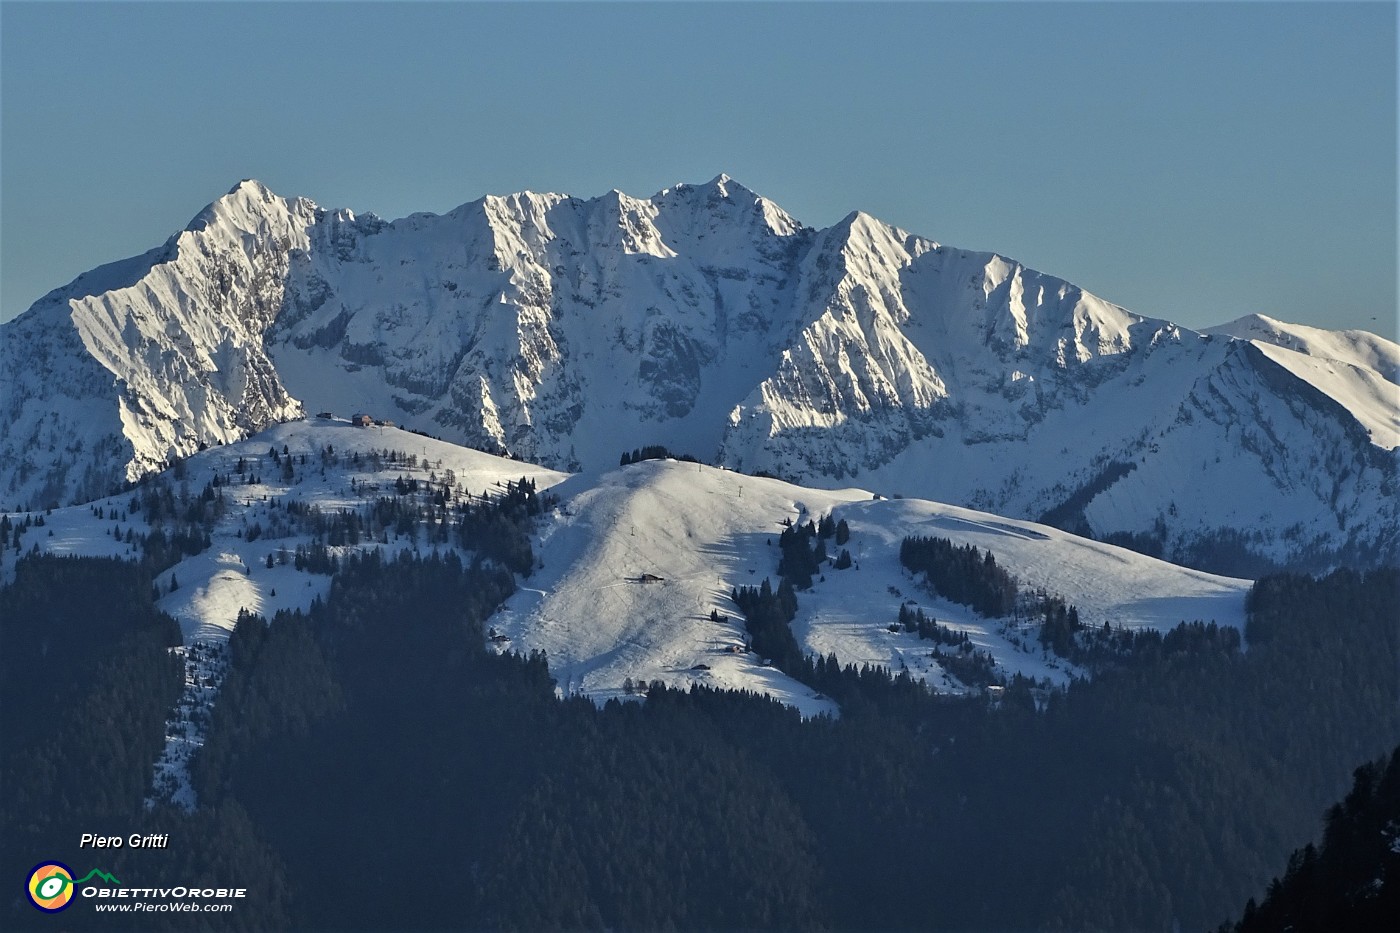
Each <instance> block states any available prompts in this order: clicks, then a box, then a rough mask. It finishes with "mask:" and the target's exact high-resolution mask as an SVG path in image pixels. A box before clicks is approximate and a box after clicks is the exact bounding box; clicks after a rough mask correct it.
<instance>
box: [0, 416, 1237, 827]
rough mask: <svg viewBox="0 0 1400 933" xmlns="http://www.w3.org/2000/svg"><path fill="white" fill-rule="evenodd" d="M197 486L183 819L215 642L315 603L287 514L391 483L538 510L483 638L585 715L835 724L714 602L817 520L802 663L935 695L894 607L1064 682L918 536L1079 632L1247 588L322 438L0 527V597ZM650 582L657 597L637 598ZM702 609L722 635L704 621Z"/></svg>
mask: <svg viewBox="0 0 1400 933" xmlns="http://www.w3.org/2000/svg"><path fill="white" fill-rule="evenodd" d="M284 451H285V453H283V452H284ZM274 452H275V453H276V454H277V457H274V456H273V454H274ZM240 468H241V471H240ZM215 477H220V478H221V480H220V482H221V485H217V486H212V487H210V493H208V494H207V495H217V496H218V497H220V498H221V499H222V500H223V502H224V510H223V513H222V515H221V516H219V517H217V519H215V520H214V521H213V523H212V525H211V526H210V527H209V530H208V541H207V544H206V545H205V546H204V547H203V548H202V549H201V550H199V553H196V554H193V555H186V556H183V557H181V558H180V559H179V560H178V562H176V563H175V564H174V565H173V566H171V567H169V568H167V569H164V570H162V571H161V573H160V574H159V576H158V578H157V579H156V580H155V586H156V588H157V589H158V591H159V600H158V605H159V607H160V608H162V609H163V610H165V611H166V612H169V613H171V614H172V615H173V616H174V617H175V618H176V619H177V620H179V622H180V626H181V629H182V632H183V634H184V639H185V645H184V647H183V648H182V649H180V650H181V651H182V653H183V654H184V656H185V659H186V663H187V672H188V676H187V686H186V697H185V701H184V702H182V704H181V706H180V708H179V710H178V711H177V714H176V716H175V718H174V719H172V721H171V723H170V724H169V726H168V736H167V745H166V749H165V753H164V755H163V756H162V758H161V760H160V761H159V762H158V763H157V768H156V782H155V787H154V790H153V797H157V798H162V799H171V800H174V801H175V802H177V803H181V804H183V805H186V806H192V805H193V804H194V803H195V801H194V797H193V794H192V792H191V791H190V787H189V783H188V775H187V770H186V769H187V763H188V760H189V756H190V755H191V753H192V752H193V751H194V750H195V749H196V748H197V747H198V746H199V744H200V743H201V741H202V734H203V733H202V730H203V728H204V727H205V725H206V724H207V716H208V710H209V708H210V706H211V704H212V703H214V702H217V692H218V685H219V682H220V680H221V677H222V672H223V671H224V670H225V663H226V662H225V655H224V651H223V645H224V644H225V643H226V640H227V637H228V634H229V632H230V631H231V630H232V628H233V625H234V623H235V621H236V620H237V618H238V615H239V613H240V611H241V610H244V609H247V610H250V611H253V612H257V613H260V614H262V615H263V616H264V617H267V618H272V617H273V616H274V615H275V613H276V612H277V611H278V610H280V609H296V608H300V609H306V608H308V607H310V605H311V604H312V601H313V600H315V599H316V598H317V597H321V598H324V597H325V595H326V594H327V592H328V591H329V587H330V577H328V576H326V575H324V574H321V573H313V572H311V571H310V569H302V568H300V567H298V565H297V564H298V562H297V560H296V559H295V558H294V557H289V556H288V555H294V554H295V552H296V551H297V549H298V548H299V547H301V546H309V545H310V544H311V543H312V541H313V537H312V535H311V533H309V532H308V531H307V530H306V528H305V527H304V526H303V525H302V524H301V523H299V522H298V521H297V520H295V519H293V518H292V516H293V514H308V513H306V512H305V511H304V510H303V507H304V508H305V509H310V508H312V507H315V508H318V509H320V510H321V512H322V513H323V514H327V515H334V514H337V513H340V512H341V511H342V510H350V511H355V512H360V513H362V514H368V510H369V509H370V508H371V507H372V506H373V505H374V504H375V503H376V501H377V500H378V499H379V498H380V497H381V496H387V497H393V496H395V495H400V494H401V493H398V492H396V483H397V482H398V481H400V480H403V481H405V485H407V481H413V480H416V481H417V482H418V483H420V484H423V483H431V487H430V488H431V489H432V490H439V489H441V488H442V484H443V483H449V484H450V486H451V488H452V489H453V490H455V491H456V494H455V496H454V498H456V497H460V496H464V495H465V494H468V493H469V494H471V495H472V496H473V497H478V498H479V497H481V496H487V497H492V496H495V495H499V494H500V493H501V492H502V490H503V486H504V485H505V484H507V483H509V482H511V481H515V480H519V479H521V478H522V477H523V478H527V479H530V480H532V481H533V482H534V483H535V484H536V485H537V487H538V488H539V489H540V490H546V489H548V490H549V491H550V493H551V494H552V495H553V496H555V497H557V499H558V503H557V505H556V506H555V507H554V508H553V509H552V510H551V511H549V512H547V513H546V514H545V515H544V516H542V517H541V518H540V519H539V523H538V527H537V539H536V540H535V541H534V542H532V546H533V548H534V551H535V554H536V555H537V557H538V559H539V565H538V567H537V569H535V570H534V572H533V573H532V574H531V575H530V576H529V578H528V579H524V580H521V581H520V589H519V590H518V591H517V592H516V594H515V595H514V596H513V597H511V598H510V599H509V600H508V601H507V603H506V605H505V606H504V607H503V608H502V609H501V610H500V611H499V612H497V613H496V615H495V616H493V617H492V618H491V619H490V620H488V623H487V624H488V625H489V626H490V627H491V629H492V631H491V634H492V635H494V636H495V637H494V638H492V639H491V640H490V641H489V642H488V645H490V646H493V647H495V648H496V650H501V651H521V652H525V651H531V650H535V649H541V650H544V651H545V652H547V654H548V657H549V662H550V667H551V670H552V671H553V673H554V675H555V677H556V679H557V682H558V689H559V691H560V693H561V694H562V693H578V694H582V695H586V696H589V697H592V698H593V699H595V700H597V701H603V700H606V699H610V698H614V697H622V696H624V695H625V690H624V685H625V684H626V682H627V681H628V680H629V679H630V680H631V681H632V682H633V683H634V684H637V685H640V686H643V687H644V686H645V685H646V684H648V683H650V682H652V681H654V680H662V681H664V682H666V683H667V684H668V685H670V686H673V687H684V686H686V685H688V684H692V683H700V684H705V685H708V686H712V687H719V688H724V689H735V690H750V691H755V692H759V693H765V694H768V695H770V696H773V697H775V698H777V699H779V700H781V701H782V702H784V703H787V704H788V705H791V706H793V707H795V708H797V709H799V710H801V711H802V712H803V713H804V714H806V715H815V714H819V713H837V712H839V711H838V710H837V708H836V706H835V705H834V703H833V702H832V701H831V700H830V699H828V698H826V697H823V696H821V695H819V694H816V693H815V692H814V691H813V690H812V689H811V688H809V687H807V686H805V685H804V684H802V683H800V682H798V681H796V680H794V679H792V678H791V677H788V676H787V675H785V674H783V673H782V672H780V671H778V670H777V669H775V668H773V667H771V666H768V665H767V664H765V663H764V659H763V658H762V657H760V656H758V655H756V654H754V653H753V652H752V651H746V650H743V649H744V647H745V645H746V643H747V641H748V639H747V635H746V631H745V628H744V624H743V620H742V617H741V616H740V615H739V613H738V611H737V609H736V607H735V606H734V604H733V602H732V600H731V598H730V593H731V591H732V590H733V589H734V588H736V587H743V586H757V585H760V584H761V583H762V581H763V580H764V579H765V578H768V579H771V580H773V581H775V582H776V580H777V574H776V571H777V561H778V551H779V548H778V547H777V545H776V540H777V536H778V534H779V532H780V531H781V530H782V528H783V524H782V523H783V522H784V521H785V520H787V521H793V522H805V521H807V520H808V519H816V518H819V517H820V516H821V515H824V514H830V515H832V516H833V517H834V518H835V519H837V520H844V521H845V522H846V523H847V525H848V527H849V529H850V539H849V541H848V542H846V545H845V547H846V548H847V549H848V550H849V551H850V552H851V554H852V555H853V556H854V558H855V565H854V566H852V567H850V568H848V569H845V570H836V569H835V568H834V567H828V568H826V569H825V575H824V576H823V577H822V578H821V579H819V580H818V581H816V582H815V583H814V586H813V588H812V590H810V591H807V592H803V593H801V594H799V612H798V616H797V618H796V619H795V620H794V622H793V631H794V634H795V635H796V637H797V639H798V642H799V644H800V645H801V646H802V647H803V649H804V650H805V651H807V652H808V653H811V654H819V655H822V656H826V655H828V654H831V653H834V654H835V655H836V656H837V657H838V658H839V659H840V660H841V661H842V662H845V663H856V664H862V663H869V664H879V665H882V666H885V667H887V668H889V669H891V670H894V671H899V670H905V671H908V672H910V673H911V674H912V675H914V676H916V677H919V678H922V679H924V680H926V681H927V682H928V683H929V684H930V685H931V686H932V687H933V688H934V689H936V690H939V691H945V692H963V691H965V690H966V689H967V685H966V684H965V683H963V682H960V681H959V680H958V679H957V678H956V677H955V676H953V675H952V674H951V673H950V672H949V671H947V670H945V669H944V667H943V666H942V665H941V664H940V662H939V661H938V660H937V659H935V658H934V657H932V648H933V643H932V642H928V641H920V640H919V638H918V637H917V636H916V635H913V634H908V633H902V632H901V633H893V632H890V631H889V626H890V623H892V622H894V621H895V620H896V619H897V618H898V613H899V609H900V607H901V606H903V605H908V606H911V607H912V606H918V607H919V608H922V609H923V610H924V611H925V613H926V614H929V615H931V616H933V617H935V618H936V619H938V620H939V621H940V622H941V623H942V624H944V625H945V626H947V627H949V628H951V629H960V630H966V631H968V632H969V633H970V634H971V636H972V640H973V642H974V644H975V645H976V646H977V648H978V649H980V650H983V651H986V652H987V653H988V654H990V656H991V657H992V658H993V659H994V661H995V664H996V667H997V669H998V671H999V672H1000V673H1002V674H1004V675H1009V674H1013V673H1022V674H1026V675H1029V676H1031V677H1033V678H1034V679H1035V680H1037V681H1043V680H1046V679H1048V680H1049V681H1051V682H1054V683H1063V682H1064V681H1065V680H1066V679H1067V678H1068V677H1069V676H1070V675H1071V674H1072V673H1074V672H1073V671H1071V670H1070V669H1069V668H1068V667H1067V666H1066V664H1065V663H1064V662H1062V661H1059V660H1057V659H1055V658H1053V657H1052V656H1046V655H1045V653H1044V652H1043V650H1042V649H1041V648H1040V646H1039V643H1038V639H1037V631H1036V626H1035V624H1034V623H1018V622H1017V621H1015V620H1013V619H984V618H982V617H980V616H978V615H976V614H975V613H973V612H971V611H970V610H968V609H967V608H966V607H963V606H960V605H955V604H952V603H949V602H947V601H945V600H943V599H941V598H939V597H938V596H936V595H935V594H934V593H933V592H932V591H930V590H929V589H928V588H927V587H926V586H925V585H924V584H923V583H921V582H918V581H916V580H915V579H914V578H913V577H912V576H911V575H910V574H909V573H908V572H907V571H906V570H904V569H903V568H902V567H901V566H900V564H899V562H898V552H899V544H900V541H901V540H902V539H903V537H904V536H906V535H936V536H940V537H947V538H951V539H952V540H954V541H956V542H958V543H971V544H975V545H977V546H978V547H979V548H982V549H985V550H990V551H991V552H992V553H993V554H995V556H996V559H997V561H998V563H999V564H1000V565H1001V566H1003V567H1005V568H1006V569H1008V570H1010V571H1011V572H1012V573H1014V574H1015V575H1016V576H1017V578H1018V580H1019V582H1020V584H1021V586H1022V587H1023V588H1025V589H1035V588H1043V589H1044V590H1046V591H1049V592H1053V593H1058V594H1060V595H1062V596H1064V597H1066V598H1067V599H1068V600H1069V601H1070V602H1071V603H1073V604H1075V605H1076V606H1078V608H1079V610H1080V616H1081V619H1082V620H1083V621H1084V622H1085V623H1086V624H1089V625H1094V626H1098V625H1101V624H1102V623H1103V622H1111V623H1113V624H1114V625H1115V626H1126V627H1129V628H1143V627H1148V628H1156V629H1166V628H1170V627H1172V626H1174V625H1176V624H1177V623H1178V622H1181V621H1190V620H1196V619H1201V620H1206V621H1212V620H1213V621H1216V622H1219V623H1221V624H1223V625H1228V626H1236V627H1239V626H1242V624H1243V619H1244V595H1245V592H1246V590H1247V588H1248V586H1249V581H1247V580H1238V579H1231V578H1226V577H1217V576H1212V575H1209V574H1205V573H1200V572H1198V571H1193V570H1186V569H1183V568H1180V567H1176V566H1173V565H1171V564H1167V563H1164V562H1162V561H1158V560H1155V559H1153V558H1150V557H1145V556H1143V555H1140V554H1137V553H1134V552H1131V551H1126V550H1122V549H1120V548H1116V547H1112V546H1110V545H1106V544H1100V543H1097V542H1094V541H1088V540H1085V539H1082V538H1076V537H1075V536H1073V535H1070V534H1068V533H1066V532H1062V531H1059V530H1057V529H1054V528H1048V527H1045V526H1038V525H1034V524H1032V523H1029V522H1022V521H1016V520H1011V519H1005V518H1000V517H997V516H994V515H989V514H986V513H981V512H974V511H970V510H967V509H962V508H958V507H954V506H947V505H941V504H938V503H934V502H928V501H921V500H913V499H905V500H884V499H878V498H876V497H874V496H872V494H871V493H869V492H866V491H864V490H859V489H842V490H819V489H809V488H803V487H800V486H794V485H790V484H788V483H785V482H782V481H780V480H775V479H766V478H761V477H752V476H747V475H744V474H740V473H734V472H731V471H728V470H724V469H721V468H715V467H710V466H704V465H700V464H695V463H680V462H676V461H647V462H643V463H638V464H633V465H631V466H628V467H623V468H615V469H613V470H611V471H608V472H605V473H602V474H576V475H573V476H568V475H567V474H563V473H558V472H555V471H552V470H548V469H544V468H541V467H537V466H533V465H531V464H528V463H521V462H519V461H515V460H510V459H506V458H502V457H497V456H493V455H490V454H485V453H480V452H477V451H474V450H468V449H464V448H461V447H457V446H454V445H451V444H448V443H445V442H442V441H437V440H434V439H431V438H425V437H423V436H421V435H417V434H411V433H408V432H404V431H400V430H397V429H394V428H377V427H371V428H356V427H352V426H350V425H349V424H348V423H345V422H344V421H338V420H329V419H315V420H310V421H295V422H290V423H286V424H281V425H277V426H274V427H273V428H271V429H269V430H267V431H264V432H262V433H260V434H258V435H256V436H254V437H252V438H250V439H248V440H246V441H242V442H238V443H234V444H230V445H227V446H220V447H215V448H210V449H208V450H206V451H203V452H200V453H198V454H196V455H194V456H192V457H191V458H189V459H188V460H187V461H185V462H184V463H183V464H182V465H181V467H180V468H179V471H178V472H175V471H171V472H168V473H166V474H164V475H162V476H161V477H160V478H158V479H157V480H156V482H155V483H154V484H153V485H152V486H151V487H147V488H146V489H144V490H141V491H139V492H138V493H136V494H132V493H126V494H122V495H119V496H113V497H109V498H104V499H99V500H96V501H94V502H92V503H88V504H84V505H78V506H70V507H66V508H58V509H54V510H52V511H51V512H50V513H49V514H47V515H45V514H43V513H31V514H28V515H21V514H15V513H9V515H8V517H9V519H10V521H11V522H13V523H15V524H21V523H24V522H25V521H26V519H27V520H28V521H29V522H31V523H36V524H32V526H31V527H28V528H27V529H26V530H24V531H23V533H22V535H21V539H20V544H21V548H20V550H19V551H16V550H15V549H14V548H13V547H9V546H7V547H5V548H3V549H0V583H3V582H5V581H6V580H7V579H11V578H12V576H13V573H14V566H15V562H16V560H18V559H20V558H21V556H22V555H23V554H27V553H31V552H33V551H37V552H40V553H50V554H60V555H90V556H114V557H123V558H129V559H137V558H138V557H139V556H140V551H141V548H140V545H139V543H137V542H136V541H135V540H134V539H136V538H140V537H141V536H144V535H145V534H146V533H148V532H150V531H151V530H152V528H153V525H152V523H151V521H150V516H149V515H148V514H145V513H144V512H142V511H139V510H134V509H133V507H132V502H133V497H135V498H137V499H139V498H140V497H141V496H142V495H143V494H144V495H155V492H154V490H167V489H168V490H170V492H171V494H172V495H179V496H184V495H192V496H193V497H194V498H195V499H196V500H199V499H200V498H201V497H202V496H204V495H206V494H205V493H202V492H201V490H202V489H204V488H206V485H207V484H211V483H213V482H214V481H215ZM421 488H422V489H423V490H427V489H428V488H429V487H428V486H423V487H421ZM424 494H426V493H424ZM160 495H164V492H161V493H160ZM409 495H410V496H412V495H414V493H409ZM289 506H290V507H291V508H289ZM184 509H185V505H184V504H181V505H180V511H181V512H182V513H183V511H184ZM156 527H158V526H156ZM429 540H430V537H429V534H428V531H427V529H425V528H423V527H418V528H415V529H413V530H412V531H411V532H410V531H408V530H407V529H401V530H391V529H386V530H385V532H384V533H383V534H382V536H380V537H375V538H370V537H366V538H364V539H362V540H360V541H358V542H357V543H354V544H349V543H344V544H340V545H338V546H337V547H335V549H334V551H335V553H337V554H338V555H340V556H342V557H343V555H344V554H346V553H348V552H350V551H354V550H361V551H363V550H373V549H378V550H381V551H385V552H389V553H394V552H397V551H400V550H403V549H415V550H417V551H419V552H420V553H426V552H428V551H430V550H453V549H458V544H457V543H456V541H455V540H454V539H452V538H450V537H449V538H448V540H446V541H443V540H437V541H435V542H434V543H431V544H430V543H429ZM833 553H834V552H833ZM647 576H650V577H655V578H659V579H656V580H654V581H648V582H643V581H644V580H645V579H646V577H647ZM712 610H713V611H715V613H716V614H717V615H719V616H720V617H721V618H720V620H719V621H712V619H711V612H712Z"/></svg>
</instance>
